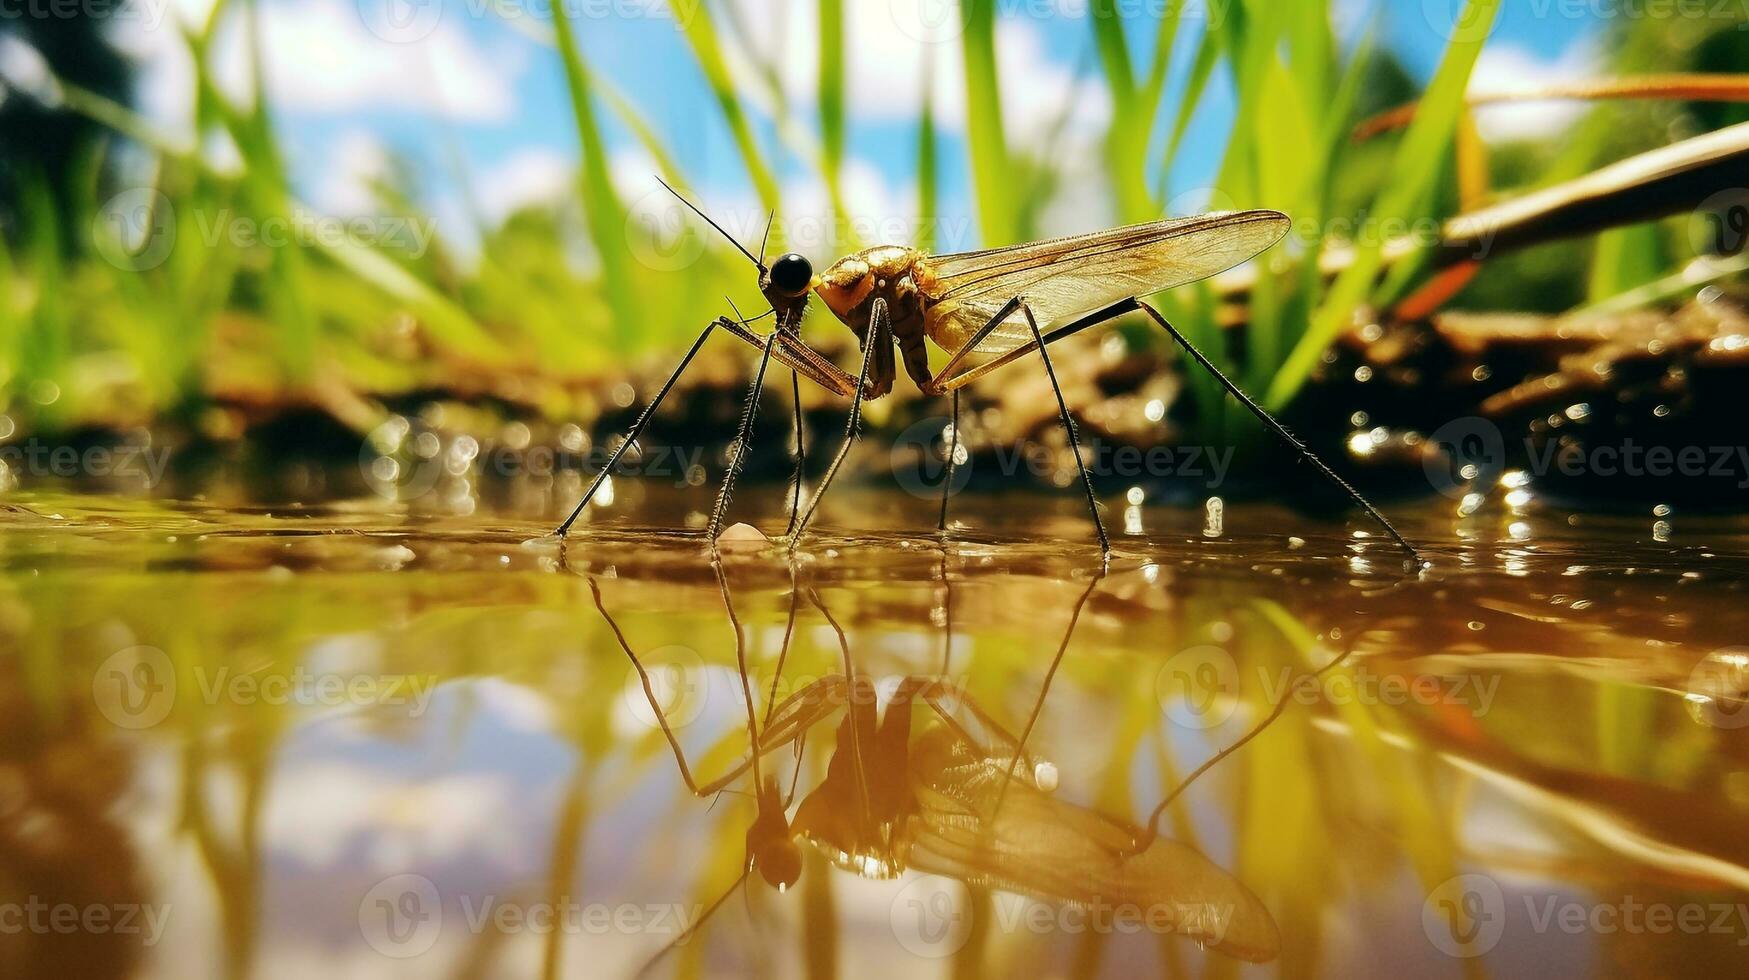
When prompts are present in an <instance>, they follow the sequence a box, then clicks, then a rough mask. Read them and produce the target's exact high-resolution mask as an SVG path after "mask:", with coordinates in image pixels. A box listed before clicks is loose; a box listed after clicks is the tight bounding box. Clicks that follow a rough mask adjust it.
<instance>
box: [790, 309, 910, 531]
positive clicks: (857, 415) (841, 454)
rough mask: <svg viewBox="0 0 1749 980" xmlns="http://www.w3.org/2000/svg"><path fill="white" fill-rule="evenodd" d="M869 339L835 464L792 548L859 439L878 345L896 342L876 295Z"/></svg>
mask: <svg viewBox="0 0 1749 980" xmlns="http://www.w3.org/2000/svg"><path fill="white" fill-rule="evenodd" d="M868 316H869V334H870V336H869V339H868V342H867V343H865V344H863V346H862V375H861V377H859V378H858V379H857V381H856V388H855V391H856V394H854V395H852V396H851V399H850V421H849V422H848V423H847V424H846V425H845V427H844V442H843V443H842V444H840V445H839V447H838V454H837V455H836V456H833V457H832V465H830V466H828V467H826V473H825V475H824V476H822V477H821V478H820V485H819V486H818V487H815V488H814V495H813V496H812V497H810V498H809V499H808V506H807V509H805V510H803V511H802V516H801V519H799V520H797V521H796V529H795V532H794V533H792V534H791V535H790V539H789V547H790V551H792V552H793V551H795V548H796V542H798V541H800V540H801V537H802V533H803V532H804V531H806V530H807V529H808V522H809V521H811V520H813V519H814V511H815V510H817V509H819V506H820V498H821V497H824V496H825V495H826V490H827V488H828V487H830V486H832V480H833V478H834V477H836V476H837V475H838V468H839V467H840V466H843V465H844V458H845V457H846V456H848V455H850V447H851V446H852V445H853V444H854V443H855V442H856V437H857V434H858V430H859V429H860V428H861V423H862V393H863V392H864V391H866V390H867V389H868V369H869V365H870V364H872V363H873V362H874V355H875V348H876V347H877V346H879V345H881V344H886V345H888V347H889V348H890V347H891V346H892V343H893V337H892V325H891V324H890V323H889V322H888V321H887V304H886V301H885V300H882V299H878V298H877V299H876V300H875V301H874V303H873V305H871V306H870V307H869V311H868Z"/></svg>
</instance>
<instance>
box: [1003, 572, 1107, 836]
mask: <svg viewBox="0 0 1749 980" xmlns="http://www.w3.org/2000/svg"><path fill="white" fill-rule="evenodd" d="M1104 578H1105V569H1103V568H1102V569H1100V570H1099V573H1098V574H1097V575H1094V576H1093V581H1091V582H1088V583H1087V588H1086V589H1085V590H1083V591H1082V593H1081V597H1080V598H1079V599H1076V600H1075V606H1074V608H1073V609H1072V610H1071V611H1070V612H1069V626H1068V628H1067V629H1065V630H1063V641H1062V642H1061V643H1058V644H1057V654H1056V656H1054V657H1052V658H1051V666H1050V668H1049V669H1048V670H1046V671H1045V679H1044V683H1043V684H1040V685H1039V689H1038V700H1036V701H1034V702H1033V704H1032V713H1031V714H1029V715H1027V717H1026V727H1025V728H1022V729H1021V730H1020V738H1019V739H1018V740H1016V742H1015V746H1014V754H1013V756H1011V757H1010V758H1009V760H1008V772H1007V773H1006V774H1005V775H1004V776H1003V777H1002V788H1001V789H999V790H997V791H996V807H995V810H994V811H993V812H992V813H991V816H990V819H991V821H992V822H994V821H995V819H996V817H995V814H997V813H1000V812H1002V800H1003V798H1004V797H1006V796H1007V795H1008V784H1009V783H1010V782H1011V781H1013V779H1014V770H1015V767H1016V766H1018V765H1020V759H1021V755H1022V754H1023V753H1024V752H1025V751H1026V742H1027V739H1029V738H1031V737H1032V729H1033V726H1034V725H1037V724H1038V716H1039V715H1040V714H1041V713H1043V712H1044V709H1045V697H1046V696H1047V695H1048V694H1050V692H1051V682H1052V681H1054V680H1056V678H1057V668H1058V667H1061V666H1062V665H1063V655H1064V654H1066V653H1068V652H1069V641H1070V640H1072V639H1074V638H1075V627H1076V626H1077V625H1079V624H1080V622H1081V610H1083V609H1085V608H1086V607H1087V600H1088V599H1090V598H1092V596H1093V590H1094V589H1097V588H1099V583H1100V582H1101V581H1103V580H1104Z"/></svg>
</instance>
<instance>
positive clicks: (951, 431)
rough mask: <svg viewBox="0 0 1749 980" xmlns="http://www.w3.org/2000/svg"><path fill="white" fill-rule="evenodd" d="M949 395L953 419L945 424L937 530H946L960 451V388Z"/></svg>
mask: <svg viewBox="0 0 1749 980" xmlns="http://www.w3.org/2000/svg"><path fill="white" fill-rule="evenodd" d="M950 397H951V398H952V399H953V408H952V409H951V412H952V414H953V419H952V421H950V422H949V423H948V426H947V431H948V437H947V468H946V469H944V470H942V473H941V519H940V520H939V521H937V522H936V523H935V529H936V530H937V531H945V530H947V498H948V497H950V496H952V495H953V464H954V457H955V456H958V455H959V451H960V390H959V389H958V388H955V389H954V390H953V394H952V395H951V396H950Z"/></svg>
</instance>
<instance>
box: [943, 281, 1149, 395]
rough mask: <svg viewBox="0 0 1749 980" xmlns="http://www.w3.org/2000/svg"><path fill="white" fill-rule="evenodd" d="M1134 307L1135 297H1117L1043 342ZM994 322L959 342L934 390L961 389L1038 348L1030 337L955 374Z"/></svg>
mask: <svg viewBox="0 0 1749 980" xmlns="http://www.w3.org/2000/svg"><path fill="white" fill-rule="evenodd" d="M1135 309H1136V301H1135V300H1133V299H1122V300H1118V301H1117V302H1116V303H1113V304H1111V305H1110V306H1108V307H1106V308H1105V309H1103V310H1098V311H1096V312H1093V313H1089V314H1087V315H1086V316H1084V317H1082V318H1081V319H1079V320H1074V321H1071V322H1069V323H1065V324H1063V325H1062V326H1060V327H1058V328H1057V329H1055V330H1052V331H1051V332H1050V333H1048V334H1046V335H1045V338H1044V341H1045V344H1046V345H1049V344H1054V343H1056V342H1057V341H1059V340H1063V339H1066V338H1068V337H1073V336H1074V335H1075V334H1078V333H1080V332H1081V331H1083V330H1086V329H1087V328H1089V327H1096V326H1098V325H1099V324H1101V323H1105V322H1107V321H1109V320H1115V319H1117V318H1118V317H1120V316H1122V315H1124V314H1125V313H1129V312H1132V311H1133V310H1135ZM996 322H998V321H992V322H991V324H989V325H988V326H986V327H985V328H984V329H982V330H980V331H978V333H977V334H974V335H973V337H972V339H971V340H970V341H968V342H967V343H965V344H962V345H960V349H959V350H958V351H955V352H954V356H953V357H952V358H951V359H950V360H949V361H948V362H947V366H946V367H945V368H943V369H942V371H941V374H939V375H937V376H936V379H935V390H936V391H953V390H956V389H959V388H964V387H965V386H966V385H969V384H971V383H972V382H974V381H976V380H978V379H979V378H981V377H983V376H984V375H986V374H989V373H990V372H992V371H995V370H996V369H998V368H1002V367H1006V366H1008V365H1010V364H1013V363H1014V362H1015V361H1018V360H1020V359H1021V358H1023V357H1026V356H1027V355H1029V354H1031V353H1032V352H1033V351H1035V350H1037V349H1038V347H1039V344H1038V342H1037V341H1032V340H1029V341H1027V342H1026V343H1024V344H1021V345H1020V346H1019V347H1016V348H1014V349H1013V350H1010V351H1004V352H1003V353H1002V355H1001V356H999V357H993V358H991V359H990V360H988V361H985V362H984V363H982V364H977V365H974V366H972V367H969V368H966V369H965V370H963V371H960V372H959V373H957V374H956V373H954V371H953V368H954V366H955V365H956V364H957V363H958V362H959V361H960V360H962V359H963V358H964V356H965V355H966V354H968V353H970V352H971V350H972V348H974V347H975V346H977V343H978V341H979V340H981V339H982V338H983V336H984V335H985V334H986V333H988V332H989V330H990V329H992V328H993V327H994V326H995V323H996Z"/></svg>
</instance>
